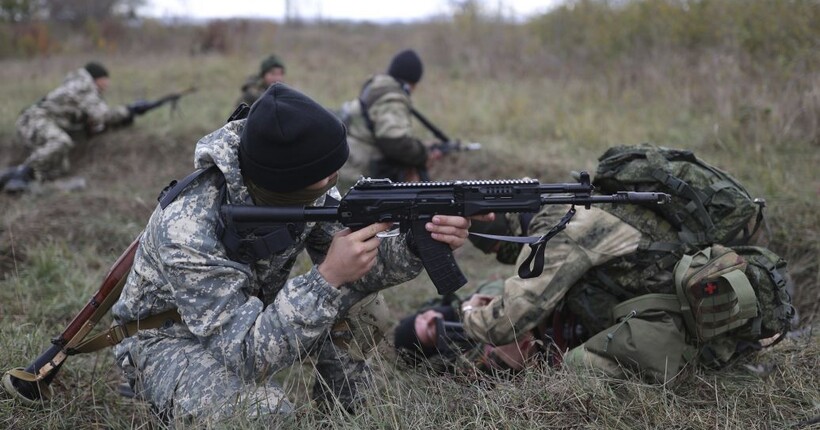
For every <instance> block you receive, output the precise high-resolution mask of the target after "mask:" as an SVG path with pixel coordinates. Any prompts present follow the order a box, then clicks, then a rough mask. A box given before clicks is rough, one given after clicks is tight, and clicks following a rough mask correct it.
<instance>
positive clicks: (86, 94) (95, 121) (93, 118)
mask: <svg viewBox="0 0 820 430" xmlns="http://www.w3.org/2000/svg"><path fill="white" fill-rule="evenodd" d="M77 101H78V104H79V106H80V110H81V111H83V113H85V114H86V115H87V117H88V121H89V122H90V123H91V124H90V125H91V130H93V131H95V132H99V131H102V130H103V129H104V128H105V127H106V126H111V125H118V124H122V123H125V122H127V121H128V120H130V119H131V112H130V111H129V110H128V108H127V107H125V106H116V107H113V108H112V107H110V106H108V104H107V103H106V102H105V100H103V99H102V97H100V95H99V94H98V93H97V91H83V92H82V93H80V94H78V100H77Z"/></svg>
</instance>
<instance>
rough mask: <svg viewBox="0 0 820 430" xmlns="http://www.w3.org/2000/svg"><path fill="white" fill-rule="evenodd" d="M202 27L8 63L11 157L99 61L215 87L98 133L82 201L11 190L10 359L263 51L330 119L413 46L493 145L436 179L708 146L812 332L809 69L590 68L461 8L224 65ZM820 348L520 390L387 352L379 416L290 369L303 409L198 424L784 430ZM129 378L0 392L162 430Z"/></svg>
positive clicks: (443, 102)
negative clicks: (763, 235) (328, 399)
mask: <svg viewBox="0 0 820 430" xmlns="http://www.w3.org/2000/svg"><path fill="white" fill-rule="evenodd" d="M192 34H194V33H192V32H187V33H184V35H185V36H184V37H182V36H180V39H179V40H177V41H176V42H175V43H169V44H168V46H167V47H166V48H167V49H168V50H169V52H164V51H157V52H154V53H147V54H146V53H142V54H140V55H139V56H136V55H125V54H111V53H109V54H95V55H87V54H78V55H74V54H71V53H67V54H64V55H58V56H52V57H49V58H33V59H26V60H23V59H6V60H2V62H1V63H2V67H0V98H2V99H3V100H6V102H5V103H3V104H2V105H0V165H5V164H8V163H10V162H12V161H16V160H18V159H19V157H20V156H21V152H20V151H19V150H18V149H16V147H15V146H14V144H13V136H14V120H15V118H16V115H17V113H18V112H19V111H20V109H22V108H24V107H26V106H27V105H28V104H29V103H30V102H32V101H33V100H36V99H37V98H38V97H40V96H41V95H42V94H44V93H45V92H46V91H48V90H49V89H51V88H52V87H53V86H54V85H56V84H57V83H58V82H59V81H60V79H61V78H62V75H63V73H64V72H65V71H67V70H69V69H71V68H74V67H78V66H79V65H81V64H83V63H84V62H85V61H87V60H89V59H91V58H98V59H101V60H103V61H104V62H105V63H106V65H107V66H108V67H109V69H110V70H111V71H112V76H113V79H114V82H113V84H114V86H113V87H112V91H111V93H110V95H109V101H111V102H113V103H119V102H127V101H130V100H132V99H135V98H143V97H154V96H157V95H159V94H161V93H164V92H167V91H171V90H174V89H180V88H184V87H187V86H189V85H191V84H195V85H197V86H198V87H199V88H200V91H199V92H198V93H196V94H193V95H191V96H190V97H188V98H186V99H184V100H183V101H182V102H181V106H180V115H178V116H175V117H172V118H169V117H168V115H167V112H166V111H165V110H162V111H159V112H152V113H150V114H148V115H146V116H145V117H142V118H139V119H138V121H137V124H136V125H135V126H134V127H132V128H129V129H123V130H117V131H114V132H112V133H108V134H104V135H101V136H97V137H95V138H93V139H91V140H90V141H88V142H86V143H85V145H86V147H84V148H82V149H80V150H79V151H77V153H76V155H75V157H74V166H75V171H76V174H77V175H81V176H84V177H85V178H86V179H88V181H89V186H88V188H86V189H85V190H84V191H82V192H79V193H64V192H60V191H58V190H55V189H51V188H48V187H47V188H45V189H44V190H43V191H42V193H40V194H37V195H25V196H22V197H18V198H11V197H8V196H0V315H2V321H0V349H2V350H3V351H4V353H3V354H1V355H0V368H2V369H7V368H10V367H14V366H22V365H25V364H27V363H28V362H29V361H30V360H31V359H33V358H34V357H35V356H36V355H37V354H38V353H39V352H40V351H41V350H42V349H44V348H45V346H46V345H47V343H48V339H49V338H50V337H52V336H53V335H55V334H56V333H58V332H59V331H60V330H62V328H63V327H64V325H65V323H66V322H67V321H69V320H70V319H71V318H72V317H73V314H74V312H76V311H77V310H78V309H79V308H80V307H81V306H82V305H83V304H84V302H85V301H86V300H87V298H88V297H89V296H90V295H91V294H92V293H93V292H94V290H95V289H96V288H97V287H98V286H99V282H100V280H101V278H102V276H103V275H104V273H105V271H106V270H107V268H108V266H109V265H110V264H111V262H113V261H114V259H115V258H116V257H117V255H118V254H119V252H120V251H121V250H122V249H124V248H125V246H127V245H128V243H130V241H131V240H132V239H133V237H134V236H135V235H136V234H137V233H138V232H139V230H140V229H141V228H142V226H143V225H144V223H145V221H146V220H147V217H148V215H149V214H150V212H151V210H152V208H153V206H154V204H155V200H154V199H155V197H156V194H157V192H158V191H159V190H160V189H162V187H163V186H165V185H166V184H167V182H168V181H170V180H171V179H173V178H178V177H181V176H182V175H184V174H185V173H187V172H188V171H189V170H190V169H191V167H192V156H193V148H194V144H195V143H196V141H197V140H198V139H199V138H200V137H201V136H203V135H205V134H206V133H208V132H209V131H211V130H212V129H215V128H217V127H219V126H220V124H222V123H223V122H224V121H225V119H226V118H227V116H228V115H229V114H230V112H231V110H232V105H233V103H234V101H235V100H236V99H237V97H238V95H239V94H238V92H239V91H238V87H239V85H240V84H241V82H242V81H243V79H244V78H245V76H246V75H247V74H249V73H252V72H253V71H254V70H255V69H256V67H257V64H258V63H257V62H258V61H259V59H260V58H263V56H264V55H266V54H268V53H269V52H270V51H276V52H278V53H280V54H281V55H282V56H283V57H284V58H285V61H286V62H287V64H288V81H289V82H290V83H291V84H292V85H293V86H295V87H297V88H299V89H300V90H302V91H304V92H305V93H307V94H309V95H311V96H312V97H314V98H315V99H317V100H318V101H320V102H321V103H323V104H325V105H327V106H329V107H336V106H338V105H339V104H340V103H341V102H342V101H343V100H346V99H349V98H352V97H354V96H355V95H356V92H357V89H358V87H359V85H360V84H361V82H362V80H363V79H364V78H365V77H366V76H367V75H368V74H369V73H372V72H375V71H380V70H382V69H383V68H384V67H385V65H386V62H387V61H388V59H389V58H390V55H392V53H393V52H395V51H396V50H398V49H400V48H403V47H406V46H414V47H416V48H417V49H418V50H419V52H420V53H421V55H422V57H423V58H424V59H425V67H426V69H425V76H424V80H423V83H422V85H421V86H420V87H419V91H418V92H417V93H416V94H415V95H414V100H415V102H416V104H417V106H418V107H419V109H420V110H421V111H422V112H424V113H425V114H426V115H427V116H428V117H430V118H431V119H433V120H434V121H435V122H436V123H437V124H439V125H440V127H441V128H443V129H444V130H445V131H447V132H448V133H449V134H451V135H452V136H454V137H461V138H464V139H469V140H473V141H480V142H482V143H484V148H485V150H484V151H482V152H480V153H471V154H465V155H463V156H460V157H458V158H456V159H453V160H447V162H446V163H443V164H442V165H441V166H439V167H438V168H436V170H435V171H434V172H433V174H434V175H435V176H437V177H440V178H478V177H480V178H500V177H520V176H523V175H527V176H532V177H538V178H540V179H542V180H550V181H556V180H566V179H567V174H568V172H569V170H572V169H574V170H580V169H593V168H594V166H595V158H596V157H597V156H598V155H599V154H601V153H602V152H603V150H604V149H605V148H606V147H608V146H610V145H613V144H621V143H627V144H632V143H639V142H642V141H652V142H655V143H657V144H662V145H665V146H674V147H682V148H687V149H692V150H694V151H695V152H696V153H697V154H698V155H700V156H701V157H703V158H704V159H707V160H709V161H711V162H713V163H715V164H716V165H718V166H720V167H722V168H725V169H726V170H728V171H730V172H733V173H734V174H735V175H736V176H737V177H738V178H739V179H740V180H741V181H742V182H744V183H745V184H747V185H748V187H749V189H750V190H751V191H752V192H753V193H754V194H756V195H760V196H764V197H765V198H766V199H767V200H768V202H769V204H770V216H771V223H772V233H773V234H772V238H771V239H772V241H771V245H770V246H771V247H772V248H773V249H774V250H776V251H777V252H779V253H781V254H782V255H784V256H785V257H786V258H787V259H788V260H789V261H790V267H791V270H792V273H793V275H794V277H795V279H796V281H797V289H796V291H795V302H796V303H797V304H798V308H799V310H800V312H801V318H802V321H801V323H802V327H803V328H810V327H812V326H816V321H817V320H816V318H817V317H818V303H820V290H818V288H817V286H818V284H820V272H818V265H819V264H820V261H818V258H820V257H818V255H820V253H818V247H820V245H818V244H820V240H818V225H819V224H818V215H817V213H818V210H819V209H820V207H819V206H820V205H818V203H817V198H818V197H820V182H818V178H817V174H816V166H817V165H820V151H818V140H817V136H818V128H817V118H819V117H820V115H818V113H820V76H818V71H817V70H816V69H812V68H811V67H809V68H808V69H807V70H806V69H793V68H785V67H783V68H778V67H775V66H769V68H755V67H751V66H750V60H749V58H747V57H745V56H744V55H742V54H738V53H735V52H724V51H721V49H719V47H716V48H715V49H703V50H702V51H699V52H684V53H681V52H665V53H659V52H655V53H654V54H652V56H649V57H647V58H643V59H642V60H641V61H637V60H635V61H627V60H626V59H624V60H621V61H620V62H613V63H612V64H611V66H612V67H610V68H607V69H601V70H597V71H593V70H590V69H589V68H588V67H587V66H585V65H584V64H583V63H579V62H578V60H577V59H575V60H571V59H568V58H562V57H560V56H559V55H558V54H556V53H555V52H552V51H550V50H549V49H548V48H547V47H544V46H542V44H540V43H539V42H538V40H537V39H535V38H533V37H530V35H529V33H527V32H526V31H525V29H524V28H523V27H510V26H507V25H502V24H497V23H496V24H493V23H476V22H473V21H470V20H467V19H465V18H464V17H460V18H458V19H456V20H454V21H453V22H441V23H426V24H419V25H417V26H408V27H396V28H384V27H374V26H358V27H357V26H342V25H330V26H304V27H298V28H281V27H276V26H269V25H265V26H263V27H262V28H261V29H260V30H259V31H258V32H254V31H253V30H252V29H251V30H245V31H244V32H237V33H236V34H233V35H232V37H233V43H232V46H234V48H233V50H232V51H230V52H228V53H225V54H220V55H216V54H207V55H205V54H197V55H191V54H190V53H189V52H190V49H188V48H189V45H190V44H192V43H193V42H192V40H193V39H191V38H193V37H194V36H192ZM166 36H167V34H166ZM146 37H148V36H146ZM157 37H158V36H157ZM153 46H157V44H156V43H155V44H154V45H153ZM239 47H243V48H244V49H240V48H239ZM135 49H136V48H135ZM142 49H143V50H144V49H145V48H144V47H143V48H142ZM140 52H143V51H140ZM814 55H817V54H816V52H815V54H814ZM502 60H503V61H502ZM813 61H816V59H813ZM810 64H814V63H811V62H810ZM457 258H458V261H459V263H460V265H461V266H462V268H463V269H464V271H465V272H466V273H467V275H468V277H469V278H470V279H472V280H481V279H486V278H490V277H504V276H507V275H508V272H509V269H507V268H504V267H498V266H496V265H494V264H492V262H493V260H492V259H491V258H489V257H487V256H484V255H482V254H480V252H478V251H476V250H475V249H472V248H467V249H463V250H461V251H460V252H459V253H458V255H457ZM470 288H471V287H469V286H468V287H467V288H466V290H467V291H469V289H470ZM433 294H434V292H433V288H432V287H431V286H430V283H429V280H428V278H427V277H426V275H422V276H421V277H419V279H417V280H414V281H413V282H411V283H409V284H407V285H404V286H401V287H398V288H394V289H391V290H390V291H389V292H388V299H389V301H390V303H391V306H392V308H393V309H394V311H395V313H396V315H397V316H399V315H401V314H404V313H406V312H409V311H410V310H412V309H414V308H415V307H416V306H418V305H419V304H420V303H421V302H422V301H424V300H425V299H427V298H429V297H431V296H433ZM819 349H820V348H818V342H817V335H816V334H811V333H809V334H807V335H804V336H801V337H798V338H794V339H788V340H786V341H784V342H783V343H781V344H780V345H778V346H777V347H775V348H774V349H772V350H768V351H765V352H763V353H761V354H758V355H757V356H755V357H753V358H751V359H750V361H748V362H743V363H737V364H735V365H733V366H732V367H730V368H729V369H727V370H725V371H721V372H714V371H705V370H697V369H687V377H686V378H682V381H681V383H679V384H677V385H674V386H652V385H646V384H643V383H640V382H637V380H630V381H612V380H607V379H603V378H599V377H594V376H592V375H583V374H582V375H576V374H570V373H567V372H564V371H558V372H556V371H552V370H549V369H534V370H532V371H528V372H525V373H524V374H522V375H521V376H519V377H518V378H516V379H514V380H512V381H502V380H493V381H489V382H488V383H484V384H463V383H460V382H459V381H453V380H451V379H449V378H442V377H433V378H430V377H428V375H425V374H423V373H419V372H415V371H411V372H402V371H397V370H396V369H395V368H394V367H393V365H392V364H391V363H386V362H385V361H387V360H389V359H388V358H387V357H381V356H379V357H376V358H375V359H374V360H375V361H374V367H375V369H376V372H375V374H376V376H375V379H376V383H375V384H374V385H375V387H374V393H373V394H372V395H371V397H370V399H371V402H370V405H369V406H368V407H367V408H365V409H363V410H362V411H361V412H360V413H359V414H358V415H355V416H347V415H343V414H342V413H341V412H339V411H338V410H330V411H322V410H319V409H317V408H316V407H314V406H311V405H309V404H307V403H306V397H307V395H306V394H305V393H306V392H307V389H306V388H305V387H307V386H309V385H307V384H308V383H309V381H310V378H311V377H312V376H311V371H310V369H309V368H308V367H300V366H297V367H295V368H294V369H291V370H290V371H289V372H287V373H285V374H283V375H282V376H281V379H282V380H283V381H284V383H285V385H286V387H287V388H288V392H289V393H290V395H291V397H292V398H293V399H294V400H296V401H297V402H298V403H300V404H304V405H305V406H304V407H303V408H301V409H300V410H299V412H298V413H297V414H296V415H295V416H293V417H287V418H276V419H274V422H265V423H259V422H251V421H247V420H244V421H243V420H240V421H233V422H231V423H199V424H202V425H203V426H206V427H207V426H210V427H213V428H256V427H262V426H268V425H270V424H274V425H279V426H282V427H287V428H313V427H322V428H416V427H423V428H429V427H441V428H464V427H481V428H531V427H540V428H623V429H632V428H748V429H769V428H786V427H789V426H791V425H795V424H798V423H800V422H804V421H807V420H811V419H812V418H813V417H817V416H818V415H819V414H820V390H818V387H820V380H818V379H819V378H820V377H819V376H818V375H820V369H818V364H820V363H818V357H820V351H819ZM747 365H748V366H747ZM118 381H119V374H118V371H117V370H116V367H115V366H114V365H113V362H112V359H111V356H110V354H107V353H98V354H93V355H89V356H84V357H72V358H71V359H70V360H69V362H68V365H67V366H66V367H65V368H64V369H63V370H62V372H61V374H60V377H59V378H58V379H57V382H55V384H54V386H55V389H56V390H57V392H58V394H59V395H58V396H57V397H56V398H55V399H54V400H53V401H52V402H50V403H48V404H46V405H44V406H43V407H40V408H35V409H29V408H25V407H22V406H20V405H18V404H16V403H14V402H13V401H12V400H10V399H8V398H7V397H0V425H1V426H3V427H6V428H13V429H17V428H20V429H22V428H69V427H77V428H157V427H160V425H159V424H158V422H157V421H156V420H155V419H154V418H153V417H152V416H151V415H150V413H149V412H148V409H147V408H146V406H145V405H143V404H140V403H135V402H133V401H131V400H127V399H123V398H120V397H119V396H118V395H117V393H116V392H115V387H116V385H117V382H118ZM180 424H184V423H180ZM188 424H190V423H188ZM807 425H808V424H807ZM182 426H183V427H188V426H186V425H182ZM190 427H196V425H190Z"/></svg>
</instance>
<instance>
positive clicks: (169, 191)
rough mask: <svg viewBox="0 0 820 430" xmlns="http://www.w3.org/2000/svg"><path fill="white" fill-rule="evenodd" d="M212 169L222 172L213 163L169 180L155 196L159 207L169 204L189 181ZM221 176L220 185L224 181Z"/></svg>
mask: <svg viewBox="0 0 820 430" xmlns="http://www.w3.org/2000/svg"><path fill="white" fill-rule="evenodd" d="M213 171H219V172H220V173H221V172H222V171H221V170H219V167H217V166H216V165H213V166H211V167H208V168H206V169H197V170H194V171H193V173H191V174H189V175H188V176H186V177H184V178H182V180H181V181H177V180H176V179H174V180H173V181H171V183H170V184H168V186H166V187H165V188H163V189H162V191H160V193H159V196H158V197H157V201H158V202H159V205H160V207H162V209H165V208H166V207H168V205H170V204H171V202H173V201H174V200H175V199H176V198H177V196H179V194H180V193H181V192H182V191H183V190H184V189H185V188H186V187H187V186H188V185H191V182H194V181H195V180H197V179H199V177H200V176H202V175H204V174H206V173H208V172H213ZM220 176H221V175H220ZM221 178H222V180H221V181H220V183H219V184H218V185H219V186H220V187H221V186H222V185H224V183H225V177H224V176H221Z"/></svg>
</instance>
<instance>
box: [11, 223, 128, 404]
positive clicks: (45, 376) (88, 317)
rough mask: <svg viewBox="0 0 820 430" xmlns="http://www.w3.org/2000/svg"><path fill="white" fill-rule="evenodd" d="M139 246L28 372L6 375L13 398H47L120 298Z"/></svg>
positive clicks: (112, 271) (122, 257)
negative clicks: (76, 349)
mask: <svg viewBox="0 0 820 430" xmlns="http://www.w3.org/2000/svg"><path fill="white" fill-rule="evenodd" d="M138 245H139V237H137V238H136V239H135V240H134V241H133V242H132V243H131V245H129V246H128V248H126V250H125V251H124V252H123V253H122V255H120V257H119V258H118V259H117V261H116V262H114V264H113V265H112V266H111V269H110V270H109V271H108V274H107V275H106V276H105V279H104V280H103V282H102V286H100V288H99V290H97V292H96V293H95V294H94V296H92V297H91V300H89V301H88V303H87V304H86V305H85V307H83V309H82V310H81V311H80V313H78V314H77V316H75V317H74V319H73V320H72V321H71V323H69V324H68V326H67V327H66V329H65V330H63V332H62V334H60V336H58V337H56V338H54V339H53V340H52V341H51V343H52V345H51V347H49V348H48V349H47V350H46V351H44V352H43V353H42V354H40V356H39V357H37V358H36V359H35V360H34V361H33V362H32V363H31V364H29V365H28V367H26V368H25V369H23V368H15V369H11V370H9V371H7V372H6V373H5V374H4V375H3V387H4V388H5V389H6V391H8V392H9V394H11V395H12V396H16V397H17V398H19V399H20V400H22V401H24V402H29V403H32V402H36V401H39V400H43V399H45V398H47V397H48V396H47V394H46V392H45V391H44V390H46V389H50V388H49V384H51V381H52V380H54V377H55V376H56V375H57V372H58V371H59V370H60V367H61V366H62V365H63V362H65V359H66V358H67V357H68V356H69V355H72V354H73V351H72V348H74V347H75V346H77V345H78V344H79V343H80V342H82V340H83V339H84V338H85V337H86V336H88V334H89V333H90V332H91V330H92V329H93V328H94V325H95V324H96V323H97V322H98V321H99V320H100V319H101V318H102V316H103V315H105V314H106V313H107V312H108V310H109V309H110V308H111V306H112V305H113V304H114V301H116V299H117V298H118V297H119V295H120V292H121V291H122V287H123V285H125V281H126V278H127V277H128V272H129V271H130V270H131V265H132V264H133V263H134V255H135V254H136V251H137V246H138Z"/></svg>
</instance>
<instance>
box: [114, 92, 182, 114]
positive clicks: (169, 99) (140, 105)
mask: <svg viewBox="0 0 820 430" xmlns="http://www.w3.org/2000/svg"><path fill="white" fill-rule="evenodd" d="M196 90H197V89H196V87H188V88H186V89H184V90H182V91H179V92H175V93H168V94H166V95H164V96H162V97H160V98H158V99H156V100H137V101H135V102H134V103H131V104H130V105H128V110H130V111H131V113H133V114H134V115H142V114H144V113H146V112H149V111H152V110H154V109H156V108H158V107H160V106H162V105H164V104H166V103H170V104H171V112H175V111H176V110H177V102H178V101H179V99H180V98H182V96H185V95H187V94H191V93H194V92H196Z"/></svg>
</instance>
